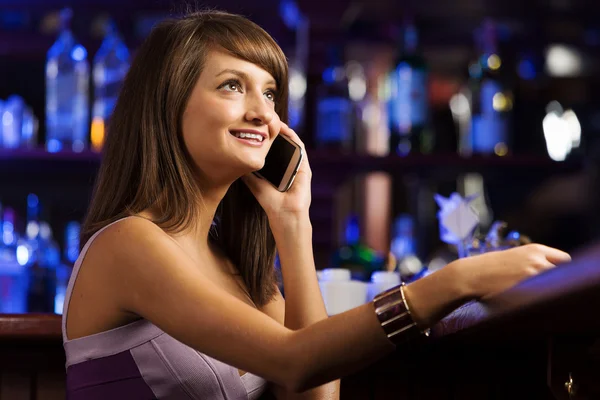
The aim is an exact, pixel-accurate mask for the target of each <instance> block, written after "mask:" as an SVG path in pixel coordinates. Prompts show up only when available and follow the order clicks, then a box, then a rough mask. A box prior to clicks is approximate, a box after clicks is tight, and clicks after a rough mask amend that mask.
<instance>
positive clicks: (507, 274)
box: [455, 244, 571, 299]
mask: <svg viewBox="0 0 600 400" xmlns="http://www.w3.org/2000/svg"><path fill="white" fill-rule="evenodd" d="M569 261H571V256H569V254H567V253H565V252H564V251H560V250H557V249H554V248H552V247H548V246H544V245H541V244H528V245H524V246H520V247H515V248H512V249H509V250H503V251H495V252H490V253H486V254H481V255H477V256H472V257H467V258H463V259H460V260H457V261H455V263H457V265H456V266H457V267H458V269H459V270H461V273H462V274H463V275H462V278H463V279H462V280H463V282H464V285H465V288H466V290H467V293H468V294H469V295H470V296H469V297H475V298H483V299H486V298H489V297H492V296H493V295H494V294H497V293H500V292H503V291H504V290H506V289H509V288H510V287H512V286H514V285H516V284H517V283H519V282H520V281H522V280H524V279H527V278H530V277H532V276H534V275H537V274H539V273H541V272H543V271H546V270H548V269H551V268H554V267H555V266H556V265H558V264H561V263H565V262H569Z"/></svg>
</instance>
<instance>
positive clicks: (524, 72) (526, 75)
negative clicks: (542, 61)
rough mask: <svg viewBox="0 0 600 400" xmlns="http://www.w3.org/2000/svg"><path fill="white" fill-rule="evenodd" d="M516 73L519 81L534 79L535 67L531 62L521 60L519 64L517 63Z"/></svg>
mask: <svg viewBox="0 0 600 400" xmlns="http://www.w3.org/2000/svg"><path fill="white" fill-rule="evenodd" d="M518 73H519V76H520V77H521V79H525V80H527V81H529V80H532V79H535V76H536V71H535V65H534V64H533V62H532V61H531V60H528V59H523V60H521V62H519V66H518Z"/></svg>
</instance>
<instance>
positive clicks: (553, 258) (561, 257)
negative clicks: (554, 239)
mask: <svg viewBox="0 0 600 400" xmlns="http://www.w3.org/2000/svg"><path fill="white" fill-rule="evenodd" d="M540 246H542V250H543V252H544V255H545V256H546V259H547V260H548V261H549V262H551V263H552V264H555V265H556V264H562V263H566V262H570V261H571V256H570V255H569V253H565V252H564V251H562V250H558V249H555V248H553V247H548V246H544V245H540Z"/></svg>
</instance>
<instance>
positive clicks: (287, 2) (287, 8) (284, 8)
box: [279, 0, 302, 30]
mask: <svg viewBox="0 0 600 400" xmlns="http://www.w3.org/2000/svg"><path fill="white" fill-rule="evenodd" d="M279 15H280V16H281V19H282V20H283V23H284V24H285V25H286V26H287V27H288V28H289V29H294V30H295V29H296V28H297V27H298V25H299V23H300V21H301V20H302V16H301V15H300V10H298V5H297V4H296V2H295V1H293V0H282V1H281V3H280V4H279Z"/></svg>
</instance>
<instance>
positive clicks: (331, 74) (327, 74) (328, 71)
mask: <svg viewBox="0 0 600 400" xmlns="http://www.w3.org/2000/svg"><path fill="white" fill-rule="evenodd" d="M335 78H336V73H335V68H331V67H330V68H325V71H323V82H325V83H334V82H335V80H336V79H335Z"/></svg>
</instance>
